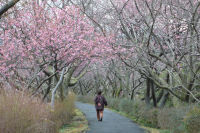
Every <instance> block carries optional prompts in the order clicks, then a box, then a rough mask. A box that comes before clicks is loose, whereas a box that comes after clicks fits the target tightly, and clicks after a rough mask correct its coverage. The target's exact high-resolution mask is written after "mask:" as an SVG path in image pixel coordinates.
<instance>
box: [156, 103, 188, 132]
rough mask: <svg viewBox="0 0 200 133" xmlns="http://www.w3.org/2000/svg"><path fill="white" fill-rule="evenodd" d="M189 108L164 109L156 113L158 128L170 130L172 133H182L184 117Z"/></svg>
mask: <svg viewBox="0 0 200 133" xmlns="http://www.w3.org/2000/svg"><path fill="white" fill-rule="evenodd" d="M189 108H190V107H189V106H186V107H177V108H164V109H161V110H160V111H159V113H158V126H159V127H160V128H161V129H170V130H171V131H172V132H174V133H184V132H185V131H184V130H185V127H184V123H183V119H184V116H185V115H186V113H187V112H188V110H189Z"/></svg>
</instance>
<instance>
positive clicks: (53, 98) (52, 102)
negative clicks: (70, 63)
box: [51, 67, 66, 110]
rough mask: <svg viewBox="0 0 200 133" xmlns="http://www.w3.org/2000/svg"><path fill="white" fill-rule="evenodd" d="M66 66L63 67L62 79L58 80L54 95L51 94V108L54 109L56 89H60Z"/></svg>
mask: <svg viewBox="0 0 200 133" xmlns="http://www.w3.org/2000/svg"><path fill="white" fill-rule="evenodd" d="M65 70H66V67H64V68H63V70H62V73H61V76H60V79H59V81H58V83H57V84H56V86H55V88H54V89H53V91H52V96H51V108H52V109H53V110H54V103H55V93H56V90H57V89H58V87H59V86H60V84H61V83H62V81H63V77H64V73H65Z"/></svg>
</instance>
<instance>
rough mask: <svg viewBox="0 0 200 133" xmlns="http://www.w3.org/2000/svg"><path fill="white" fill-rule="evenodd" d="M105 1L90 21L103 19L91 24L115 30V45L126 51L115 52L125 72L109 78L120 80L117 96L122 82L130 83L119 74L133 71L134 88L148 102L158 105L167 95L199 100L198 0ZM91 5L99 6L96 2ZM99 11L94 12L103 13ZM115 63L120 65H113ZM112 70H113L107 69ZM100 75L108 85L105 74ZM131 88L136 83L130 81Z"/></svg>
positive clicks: (124, 89) (199, 4)
mask: <svg viewBox="0 0 200 133" xmlns="http://www.w3.org/2000/svg"><path fill="white" fill-rule="evenodd" d="M104 2H105V3H107V4H106V6H104V7H103V8H102V9H103V11H105V10H106V11H108V12H106V13H105V12H104V15H103V14H95V15H94V16H93V18H94V19H95V16H96V17H97V16H102V20H103V21H105V20H108V22H107V23H104V24H102V21H100V20H99V21H96V22H99V23H100V24H101V25H102V27H105V29H106V30H108V31H109V32H112V31H115V35H116V43H115V45H120V46H122V47H123V48H125V49H126V52H123V53H118V56H119V58H120V59H121V62H122V63H124V65H126V68H127V69H128V70H126V69H124V70H122V69H118V70H116V71H115V79H113V80H116V78H118V77H119V79H117V80H119V82H117V84H118V87H117V88H120V87H119V86H120V84H121V82H122V86H123V87H121V88H122V89H121V93H122V92H125V91H126V88H127V87H126V85H125V84H126V82H128V81H129V79H128V80H127V79H126V78H127V76H128V75H126V76H125V75H123V76H122V75H121V74H119V73H126V71H131V73H137V74H136V78H141V80H138V81H137V83H136V84H138V85H139V84H140V85H142V88H145V90H144V91H143V92H145V94H144V97H145V98H144V99H145V101H146V103H147V104H152V105H153V106H155V107H156V106H162V107H163V106H164V105H165V103H166V101H167V100H168V99H169V97H170V96H171V97H176V98H178V99H179V100H181V101H183V102H195V101H196V102H200V100H199V99H200V93H199V92H200V90H199V85H200V84H199V80H200V79H199V75H200V65H199V62H200V58H199V56H200V49H199V31H200V27H199V26H200V25H199V18H200V17H199V13H200V2H199V1H197V0H193V1H191V0H182V1H178V0H177V1H176V0H175V1H174V0H168V1H163V0H125V1H124V0H108V1H104ZM90 3H92V4H91V5H93V4H94V3H96V4H100V3H99V2H96V1H95V0H94V1H92V2H91V1H90ZM100 5H101V6H102V5H103V4H100ZM88 7H90V6H88ZM87 9H89V8H87ZM102 9H99V10H97V11H96V12H95V13H103V12H101V10H102ZM87 12H88V14H89V13H90V11H87ZM104 18H105V19H104ZM107 18H109V19H110V20H109V19H107ZM96 20H98V18H97V19H96ZM112 24H114V25H112ZM111 27H112V28H111ZM115 65H116V66H117V67H120V66H121V65H119V62H118V61H117V62H115ZM123 67H125V66H123ZM105 70H108V71H109V69H105ZM113 70H115V69H112V70H111V71H113ZM121 70H122V71H123V72H121ZM103 77H104V78H107V80H108V81H109V82H110V81H111V80H110V79H109V78H108V76H105V75H104V76H103ZM134 81H136V80H134ZM141 82H142V83H141ZM133 84H134V85H135V83H134V82H133ZM136 86H137V85H136ZM115 88H116V86H115ZM133 88H134V87H133ZM131 90H135V89H129V92H131ZM132 92H134V91H132ZM132 92H131V93H132ZM122 94H123V93H122Z"/></svg>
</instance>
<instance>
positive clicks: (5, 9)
mask: <svg viewBox="0 0 200 133" xmlns="http://www.w3.org/2000/svg"><path fill="white" fill-rule="evenodd" d="M17 2H19V0H11V1H9V2H8V3H6V4H5V5H4V6H3V7H2V8H0V18H1V16H2V15H3V14H4V13H5V12H7V11H8V9H10V8H11V7H13V6H14V5H15V4H16V3H17Z"/></svg>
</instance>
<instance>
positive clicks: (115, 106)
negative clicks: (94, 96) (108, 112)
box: [106, 98, 120, 111]
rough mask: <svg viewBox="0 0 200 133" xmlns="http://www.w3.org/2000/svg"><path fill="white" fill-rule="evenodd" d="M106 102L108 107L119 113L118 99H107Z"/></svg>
mask: <svg viewBox="0 0 200 133" xmlns="http://www.w3.org/2000/svg"><path fill="white" fill-rule="evenodd" d="M106 100H107V102H108V107H110V108H113V109H115V110H117V111H119V102H120V100H119V99H116V98H107V99H106Z"/></svg>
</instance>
